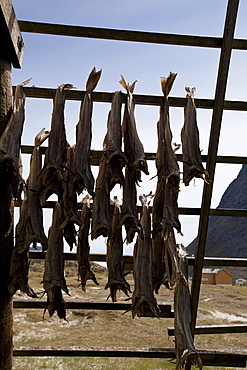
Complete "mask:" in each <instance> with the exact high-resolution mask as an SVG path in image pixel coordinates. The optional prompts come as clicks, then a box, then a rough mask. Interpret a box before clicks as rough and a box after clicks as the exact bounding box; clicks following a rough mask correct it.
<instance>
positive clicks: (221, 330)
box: [167, 324, 247, 337]
mask: <svg viewBox="0 0 247 370" xmlns="http://www.w3.org/2000/svg"><path fill="white" fill-rule="evenodd" d="M167 332H168V336H169V337H173V336H174V335H175V329H174V328H167ZM236 333H247V325H245V324H242V325H217V326H214V325H206V326H196V328H195V335H198V334H236Z"/></svg>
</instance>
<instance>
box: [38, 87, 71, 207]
mask: <svg viewBox="0 0 247 370" xmlns="http://www.w3.org/2000/svg"><path fill="white" fill-rule="evenodd" d="M71 88H73V85H71V84H62V85H60V86H58V88H57V89H56V93H55V98H54V101H53V111H52V120H51V129H50V134H49V142H48V148H47V150H46V153H45V163H44V168H43V169H42V172H41V179H42V190H41V192H40V201H41V204H44V202H45V201H46V200H47V199H48V198H49V197H50V196H51V195H52V194H53V193H55V194H58V193H59V188H60V183H61V181H62V178H63V175H62V171H63V169H64V165H65V161H66V130H65V124H64V108H65V99H66V91H67V90H68V89H71Z"/></svg>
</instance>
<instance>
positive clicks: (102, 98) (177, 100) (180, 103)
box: [13, 86, 247, 111]
mask: <svg viewBox="0 0 247 370" xmlns="http://www.w3.org/2000/svg"><path fill="white" fill-rule="evenodd" d="M24 91H25V94H26V97H27V98H42V99H53V98H54V95H55V92H56V89H53V88H48V87H34V86H33V87H31V86H30V87H28V86H25V87H24ZM14 92H15V86H13V94H14ZM113 94H114V93H112V92H102V91H101V92H100V91H98V92H97V91H94V92H92V98H93V101H95V102H100V103H111V102H112V98H113ZM84 95H85V90H68V91H67V93H66V100H75V101H81V100H82V99H83V98H84ZM133 97H134V100H135V104H138V105H151V106H160V105H161V103H162V101H163V100H162V99H163V97H162V96H160V95H141V94H133ZM122 99H123V102H125V100H126V94H124V93H122ZM169 104H170V106H171V107H181V108H184V107H185V105H186V98H181V97H172V96H171V97H169ZM195 105H196V107H197V108H200V109H213V107H214V100H212V99H202V98H195ZM224 109H225V110H234V111H235V110H236V111H247V101H233V100H226V101H225V102H224Z"/></svg>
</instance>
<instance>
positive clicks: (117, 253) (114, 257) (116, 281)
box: [105, 197, 131, 302]
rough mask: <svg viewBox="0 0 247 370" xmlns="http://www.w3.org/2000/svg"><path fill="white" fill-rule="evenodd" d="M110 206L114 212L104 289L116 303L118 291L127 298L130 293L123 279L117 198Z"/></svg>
mask: <svg viewBox="0 0 247 370" xmlns="http://www.w3.org/2000/svg"><path fill="white" fill-rule="evenodd" d="M112 205H113V206H114V211H113V215H112V228H111V234H110V235H109V237H108V240H107V254H106V262H107V269H108V282H107V284H106V286H105V289H108V288H110V297H111V299H112V301H113V302H116V301H117V291H118V290H122V291H123V292H124V293H125V294H126V295H127V296H129V294H128V293H129V292H130V293H131V290H130V285H129V283H128V282H127V281H126V279H125V277H124V263H123V238H122V225H121V207H120V204H119V199H118V198H117V197H114V200H113V201H112Z"/></svg>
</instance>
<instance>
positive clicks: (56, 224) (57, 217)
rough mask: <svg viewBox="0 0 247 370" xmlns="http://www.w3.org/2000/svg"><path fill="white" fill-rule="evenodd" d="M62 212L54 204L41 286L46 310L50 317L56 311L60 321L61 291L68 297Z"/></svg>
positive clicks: (63, 313) (63, 314) (62, 313)
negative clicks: (45, 301) (43, 291)
mask: <svg viewBox="0 0 247 370" xmlns="http://www.w3.org/2000/svg"><path fill="white" fill-rule="evenodd" d="M61 223H62V210H61V207H60V204H59V203H56V205H55V209H54V211H53V217H52V225H51V227H50V229H49V235H48V250H47V252H46V256H45V271H44V276H43V286H44V289H45V292H46V294H47V309H48V311H49V315H50V316H52V315H53V314H54V312H55V311H57V314H58V317H59V318H60V319H66V303H65V301H64V299H63V295H62V290H63V291H64V292H65V293H67V294H68V295H69V291H68V288H67V286H66V280H65V277H64V258H63V233H62V230H61V229H60V225H61Z"/></svg>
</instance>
